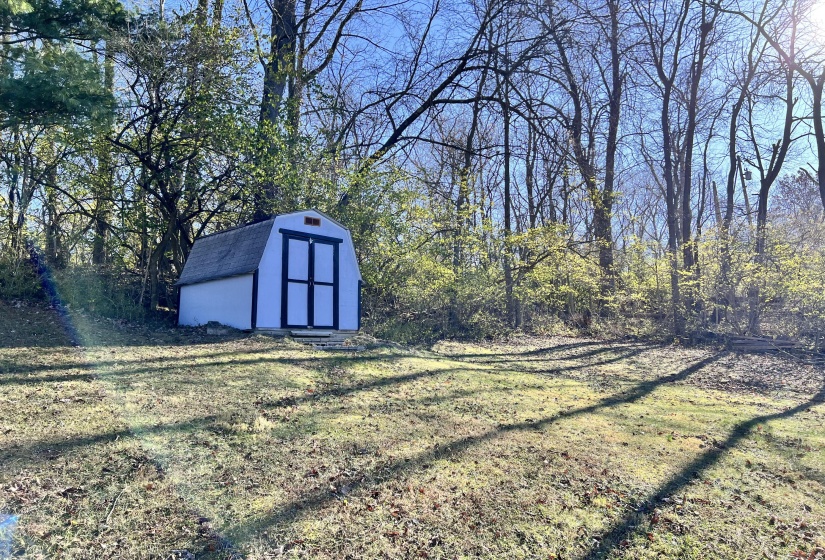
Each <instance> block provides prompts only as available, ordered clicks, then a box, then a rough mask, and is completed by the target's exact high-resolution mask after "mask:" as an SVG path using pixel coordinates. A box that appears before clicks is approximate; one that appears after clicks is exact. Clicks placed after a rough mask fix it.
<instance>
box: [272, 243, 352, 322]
mask: <svg viewBox="0 0 825 560" xmlns="http://www.w3.org/2000/svg"><path fill="white" fill-rule="evenodd" d="M278 231H279V233H280V234H281V236H282V237H283V245H282V247H283V248H282V250H281V328H285V329H307V328H326V329H333V330H338V307H339V304H338V294H339V288H340V277H339V266H338V264H339V263H338V248H339V247H340V245H341V243H343V242H344V240H343V239H338V238H335V237H327V236H325V235H315V234H310V233H306V232H303V231H294V230H289V229H280V230H278ZM290 239H300V240H302V241H307V242H308V244H309V247H308V255H307V268H308V270H307V279H306V280H297V279H290V278H289V240H290ZM317 243H323V244H324V245H332V267H333V271H332V282H331V283H330V282H321V281H316V280H315V245H316V244H317ZM290 283H292V284H306V285H307V324H306V325H290V324H289V323H288V322H287V319H288V317H289V313H288V307H289V305H288V303H289V302H288V301H287V298H288V293H289V291H288V287H289V284H290ZM315 284H318V285H320V286H331V287H332V325H316V324H315V291H314V288H315Z"/></svg>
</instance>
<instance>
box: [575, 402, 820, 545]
mask: <svg viewBox="0 0 825 560" xmlns="http://www.w3.org/2000/svg"><path fill="white" fill-rule="evenodd" d="M823 402H825V386H823V387H822V388H821V389H820V390H819V392H818V393H817V394H816V395H814V396H813V397H811V398H810V399H809V400H807V401H805V402H803V403H801V404H799V405H797V406H795V407H793V408H789V409H788V410H785V411H784V412H775V413H773V414H764V415H762V416H756V417H754V418H751V419H750V420H746V421H744V422H741V423H739V424H737V425H736V427H735V428H734V429H733V431H731V433H730V435H729V436H728V437H727V439H725V441H724V442H722V443H721V444H719V445H718V446H715V447H712V448H711V449H709V450H708V451H706V452H705V453H703V454H701V455H700V456H699V457H697V458H696V459H694V460H693V461H692V462H691V463H690V464H689V465H687V466H686V467H685V468H684V469H682V470H681V471H680V472H679V473H678V474H677V475H676V476H674V477H672V478H671V479H670V480H669V481H668V482H667V483H665V484H663V485H662V486H660V487H659V490H658V491H657V492H656V493H655V494H654V495H652V496H651V497H650V498H649V499H648V503H650V504H658V503H660V502H662V500H664V499H665V498H667V497H669V496H672V495H673V494H675V493H677V492H679V491H680V490H682V489H683V488H684V487H685V486H687V485H688V484H690V482H691V480H692V479H694V478H695V477H698V476H701V475H702V473H703V472H705V471H707V470H708V469H710V468H711V467H713V466H714V465H715V464H716V463H718V462H719V460H720V459H721V458H722V456H723V455H724V454H725V452H726V451H727V450H728V449H730V448H732V447H734V446H736V445H737V444H739V442H741V441H742V440H743V439H744V438H746V437H747V436H748V435H749V434H750V433H751V431H753V429H754V428H755V427H756V426H757V425H758V424H762V423H764V422H770V421H771V420H780V419H783V418H790V417H792V416H794V415H796V414H799V413H800V412H804V411H806V410H808V409H809V408H811V407H813V406H815V405H817V404H819V403H823ZM644 518H645V514H644V513H643V512H632V513H630V514H628V515H626V516H625V517H623V518H622V519H621V520H619V521H618V522H617V523H616V524H614V526H613V528H612V529H611V530H610V531H609V532H608V533H607V534H605V535H604V536H603V537H602V539H601V541H600V543H599V544H598V546H594V547H592V548H591V549H590V550H589V551H588V552H587V554H586V557H587V558H604V557H606V556H608V555H609V554H610V552H611V551H612V550H613V549H615V548H616V547H617V546H619V544H620V543H621V542H622V541H624V540H626V539H628V538H629V537H631V536H633V535H634V534H635V533H638V532H641V530H640V529H639V528H638V527H639V526H640V525H642V524H643V522H644Z"/></svg>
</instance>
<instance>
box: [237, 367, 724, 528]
mask: <svg viewBox="0 0 825 560" xmlns="http://www.w3.org/2000/svg"><path fill="white" fill-rule="evenodd" d="M724 354H725V353H724V352H723V353H719V354H714V355H712V356H709V357H707V358H705V359H703V360H701V361H699V362H697V363H695V364H693V365H691V366H688V367H686V368H685V369H683V370H681V371H679V372H677V373H674V374H671V375H666V376H663V377H660V378H657V379H655V380H650V381H644V382H641V383H638V384H637V385H635V386H634V387H632V388H631V389H629V390H625V391H622V392H620V393H619V394H615V395H612V396H609V397H606V398H604V399H601V400H599V401H598V402H597V403H595V404H592V405H589V406H584V407H579V408H575V409H571V410H566V411H560V412H558V413H556V414H554V415H552V416H548V417H546V418H543V419H540V420H533V421H530V420H528V421H524V422H515V423H510V424H499V425H498V427H496V428H493V429H491V430H488V431H486V432H483V433H481V434H478V435H473V436H467V437H465V438H461V439H459V440H455V441H452V442H449V443H445V444H440V445H436V446H434V447H433V448H432V449H431V450H428V451H426V452H424V453H420V454H419V455H417V456H416V457H414V458H411V459H404V460H400V461H396V462H394V463H391V464H388V465H385V466H383V467H379V468H377V469H375V470H373V471H372V472H370V473H368V474H366V475H364V476H362V477H360V478H353V479H351V480H347V481H342V484H343V483H344V482H345V483H346V485H347V486H349V488H350V489H351V491H355V490H357V489H359V488H361V487H364V486H366V485H367V484H369V483H370V482H375V481H380V480H386V479H390V478H393V477H395V476H397V475H399V474H400V473H402V472H404V471H410V470H415V469H417V468H420V467H422V466H424V465H426V464H429V463H432V462H433V461H435V460H438V459H442V458H449V457H453V456H455V455H458V454H461V453H462V452H464V451H466V450H467V449H469V448H471V447H474V446H478V445H480V444H482V443H485V442H487V441H491V440H493V439H496V438H498V437H501V436H504V435H506V434H508V433H513V432H519V431H526V430H542V429H543V428H546V427H548V426H550V425H552V424H555V423H557V422H559V421H562V420H568V419H572V418H576V417H579V416H584V415H587V414H591V413H594V412H598V411H602V410H605V409H609V408H612V407H615V406H617V405H622V404H630V403H633V402H636V401H638V400H640V399H642V398H644V397H646V396H648V395H650V394H651V393H652V392H653V391H654V390H655V389H656V388H658V387H660V386H662V385H666V384H669V383H676V382H679V381H683V380H685V379H687V378H688V377H690V375H692V374H693V373H695V372H697V371H698V370H700V369H702V368H704V367H705V366H707V365H709V364H711V363H713V362H715V361H717V360H718V359H719V358H721V357H722V356H723V355H724ZM338 497H339V496H338V494H336V493H335V492H330V491H328V490H319V491H314V492H312V493H310V494H309V495H307V496H305V497H303V498H301V499H298V500H295V501H293V502H291V503H289V504H286V505H284V506H282V507H280V508H278V509H276V510H275V511H273V512H272V513H270V514H269V515H266V516H263V517H260V518H258V519H254V520H251V521H248V522H245V523H240V524H236V525H234V526H230V527H228V528H226V535H227V536H228V538H229V539H230V540H235V541H236V542H241V541H242V540H243V539H247V538H249V537H250V536H252V535H255V534H257V533H259V532H261V531H264V530H266V529H267V528H270V527H272V526H275V525H279V524H281V523H290V522H292V521H294V520H295V519H296V518H297V517H298V515H300V513H301V512H302V511H304V510H312V509H317V508H320V507H322V506H324V505H325V504H327V503H329V502H331V501H333V500H335V499H337V498H338Z"/></svg>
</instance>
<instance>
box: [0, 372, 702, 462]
mask: <svg viewBox="0 0 825 560" xmlns="http://www.w3.org/2000/svg"><path fill="white" fill-rule="evenodd" d="M362 358H363V359H370V360H372V359H379V358H383V359H386V358H387V356H364V357H350V356H347V357H343V356H329V357H327V356H324V357H317V358H310V359H311V360H315V359H317V360H332V361H336V362H338V361H340V360H351V361H357V360H360V359H362ZM617 359H621V358H614V359H612V360H610V361H617ZM268 362H284V363H289V364H293V363H294V360H292V359H288V358H268V359H267V358H252V359H249V360H240V361H234V362H215V363H214V365H224V364H225V365H233V364H246V365H249V364H256V363H268ZM600 363H601V362H596V363H594V364H589V365H591V366H592V365H599V364H600ZM198 365H199V366H201V367H202V366H208V365H209V364H198ZM173 367H179V366H167V368H157V367H152V368H140V369H137V370H131V371H129V372H124V373H122V372H117V373H112V374H106V373H104V374H103V375H102V376H101V377H103V378H104V379H105V378H106V376H107V375H112V376H114V377H115V378H118V379H119V378H121V377H123V376H130V375H140V374H141V373H146V372H150V371H151V372H156V373H162V371H163V370H164V369H171V368H173ZM571 367H576V366H571ZM461 369H462V368H447V369H442V370H422V371H418V372H414V373H410V374H407V375H401V376H390V377H382V378H378V379H375V380H373V381H368V382H365V383H358V384H355V385H347V386H344V387H331V388H329V389H323V390H320V391H317V392H315V393H312V394H302V395H299V396H295V397H285V398H284V399H280V400H278V401H271V402H264V403H261V405H260V406H263V407H283V406H292V405H295V404H301V403H305V402H311V401H316V400H318V399H323V398H328V397H341V396H347V395H352V394H354V393H358V392H361V391H368V390H371V389H377V388H382V387H388V386H391V385H399V384H403V383H407V382H412V381H415V380H417V379H421V378H424V377H434V376H438V375H448V374H450V373H455V372H457V371H460V370H461ZM473 371H476V370H473ZM481 371H484V370H481ZM561 371H563V370H561ZM686 371H687V370H686ZM486 373H494V372H486ZM527 373H533V374H536V372H527ZM687 374H689V373H687ZM687 374H686V375H687ZM538 375H546V374H543V373H540V374H538ZM670 377H673V376H670ZM60 380H62V379H58V381H60ZM667 380H668V378H662V380H661V381H662V382H666V381H667ZM673 380H676V377H673ZM658 381H659V380H657V381H650V382H647V383H645V384H642V385H640V386H639V387H642V386H644V387H648V386H649V387H650V389H649V390H652V389H653V388H654V387H655V386H656V385H658V384H659V383H658ZM178 382H180V381H179V380H178ZM189 382H191V383H200V381H199V380H198V379H190V380H189ZM621 400H622V399H618V400H617V402H620V401H621ZM601 402H608V401H601ZM588 410H589V408H588V409H582V411H584V412H586V411H588ZM573 412H575V411H569V412H566V413H562V415H561V416H560V418H562V417H567V416H570V415H571V414H573ZM211 418H213V417H207V418H206V419H205V420H204V422H205V421H208V420H209V419H211ZM550 420H552V419H548V420H545V421H544V422H548V421H550ZM528 425H529V426H532V427H535V426H537V425H539V424H530V423H526V424H524V427H528ZM164 426H165V425H163V424H162V425H159V426H157V427H153V428H147V429H146V430H145V431H147V432H153V433H154V432H162V431H163V430H164ZM173 426H174V425H173ZM513 426H514V427H512V426H511V427H510V428H507V427H506V426H505V427H503V428H502V429H503V430H504V429H516V428H517V427H518V426H521V424H516V425H513ZM191 427H195V425H194V424H192V425H191ZM137 432H139V433H143V431H141V430H139V429H138V430H136V429H126V430H120V431H114V432H107V433H105V434H97V435H92V436H87V437H80V438H72V439H69V440H66V439H61V440H53V441H49V442H38V443H36V444H31V445H29V446H26V447H24V448H22V449H21V448H16V449H17V453H15V454H20V453H31V452H37V450H38V449H39V450H50V449H59V450H60V451H61V452H65V451H67V450H69V449H72V448H74V447H81V446H84V445H92V444H95V443H100V442H103V441H110V440H114V439H115V438H117V437H125V436H126V435H129V434H132V433H137ZM491 435H492V434H491ZM15 454H11V455H9V454H8V453H0V462H1V461H3V460H5V459H6V458H8V457H12V456H14V455H15Z"/></svg>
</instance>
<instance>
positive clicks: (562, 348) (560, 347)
mask: <svg viewBox="0 0 825 560" xmlns="http://www.w3.org/2000/svg"><path fill="white" fill-rule="evenodd" d="M605 344H608V343H607V342H601V341H598V340H588V341H584V342H569V343H567V344H559V345H558V346H547V347H545V348H536V349H535V350H528V351H526V352H517V353H512V352H510V353H504V352H499V353H488V354H439V353H438V352H435V353H436V354H438V355H439V356H441V357H443V358H450V359H456V360H457V359H465V358H502V357H504V358H506V357H510V358H512V357H513V356H539V355H541V354H550V353H553V352H563V351H565V350H574V349H576V348H583V347H586V346H604V345H605Z"/></svg>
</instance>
